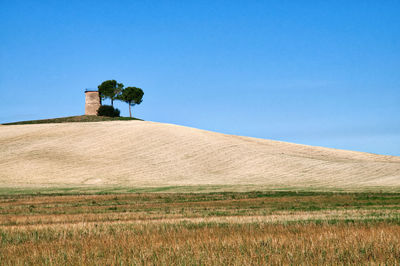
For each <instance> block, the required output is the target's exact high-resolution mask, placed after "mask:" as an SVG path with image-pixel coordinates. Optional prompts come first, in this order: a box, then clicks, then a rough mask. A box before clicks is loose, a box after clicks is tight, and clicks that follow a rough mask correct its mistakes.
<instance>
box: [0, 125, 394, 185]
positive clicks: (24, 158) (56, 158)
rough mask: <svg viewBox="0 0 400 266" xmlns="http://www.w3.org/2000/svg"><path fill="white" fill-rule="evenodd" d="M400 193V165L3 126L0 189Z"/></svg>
mask: <svg viewBox="0 0 400 266" xmlns="http://www.w3.org/2000/svg"><path fill="white" fill-rule="evenodd" d="M82 185H86V186H129V187H148V186H151V187H157V186H192V185H193V186H196V185H229V186H237V185H242V186H245V185H250V186H254V187H255V188H279V187H281V188H285V187H290V188H293V187H298V188H328V189H329V188H338V189H366V188H390V189H394V188H396V189H397V188H400V157H397V156H383V155H376V154H369V153H361V152H354V151H345V150H337V149H330V148H322V147H313V146H306V145H299V144H292V143H286V142H279V141H272V140H265V139H257V138H249V137H241V136H233V135H225V134H220V133H215V132H210V131H205V130H199V129H194V128H189V127H183V126H177V125H171V124H162V123H155V122H143V121H111V122H94V123H62V124H36V125H14V126H2V127H1V129H0V187H29V186H33V187H37V186H39V187H52V186H82Z"/></svg>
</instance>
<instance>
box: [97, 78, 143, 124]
mask: <svg viewBox="0 0 400 266" xmlns="http://www.w3.org/2000/svg"><path fill="white" fill-rule="evenodd" d="M98 89H99V94H100V97H101V100H104V99H107V98H109V99H110V100H111V106H112V107H113V108H114V100H119V101H123V102H126V103H127V104H128V105H129V116H130V117H132V111H131V106H135V105H136V104H141V103H142V101H143V95H144V92H143V90H142V89H141V88H137V87H126V88H124V84H122V83H118V82H117V81H116V80H106V81H104V82H103V83H101V84H100V85H99V86H98Z"/></svg>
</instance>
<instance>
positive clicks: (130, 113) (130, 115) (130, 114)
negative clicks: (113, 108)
mask: <svg viewBox="0 0 400 266" xmlns="http://www.w3.org/2000/svg"><path fill="white" fill-rule="evenodd" d="M129 117H131V118H132V112H131V104H130V103H129Z"/></svg>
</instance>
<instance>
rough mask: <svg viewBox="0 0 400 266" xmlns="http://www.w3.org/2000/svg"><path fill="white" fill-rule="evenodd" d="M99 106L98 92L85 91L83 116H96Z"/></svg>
mask: <svg viewBox="0 0 400 266" xmlns="http://www.w3.org/2000/svg"><path fill="white" fill-rule="evenodd" d="M100 105H101V101H100V95H99V92H98V91H94V90H85V115H97V109H99V107H100Z"/></svg>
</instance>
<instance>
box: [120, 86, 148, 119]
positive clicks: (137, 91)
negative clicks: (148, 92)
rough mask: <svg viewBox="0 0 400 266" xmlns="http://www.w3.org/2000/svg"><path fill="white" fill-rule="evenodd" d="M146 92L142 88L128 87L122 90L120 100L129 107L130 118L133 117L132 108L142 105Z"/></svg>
mask: <svg viewBox="0 0 400 266" xmlns="http://www.w3.org/2000/svg"><path fill="white" fill-rule="evenodd" d="M143 95H144V92H143V90H142V89H141V88H136V87H126V88H125V89H123V90H122V93H121V95H120V96H119V97H118V99H119V100H122V101H124V102H126V103H127V104H128V105H129V116H130V117H132V111H131V106H134V105H136V104H141V103H142V101H143Z"/></svg>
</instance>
